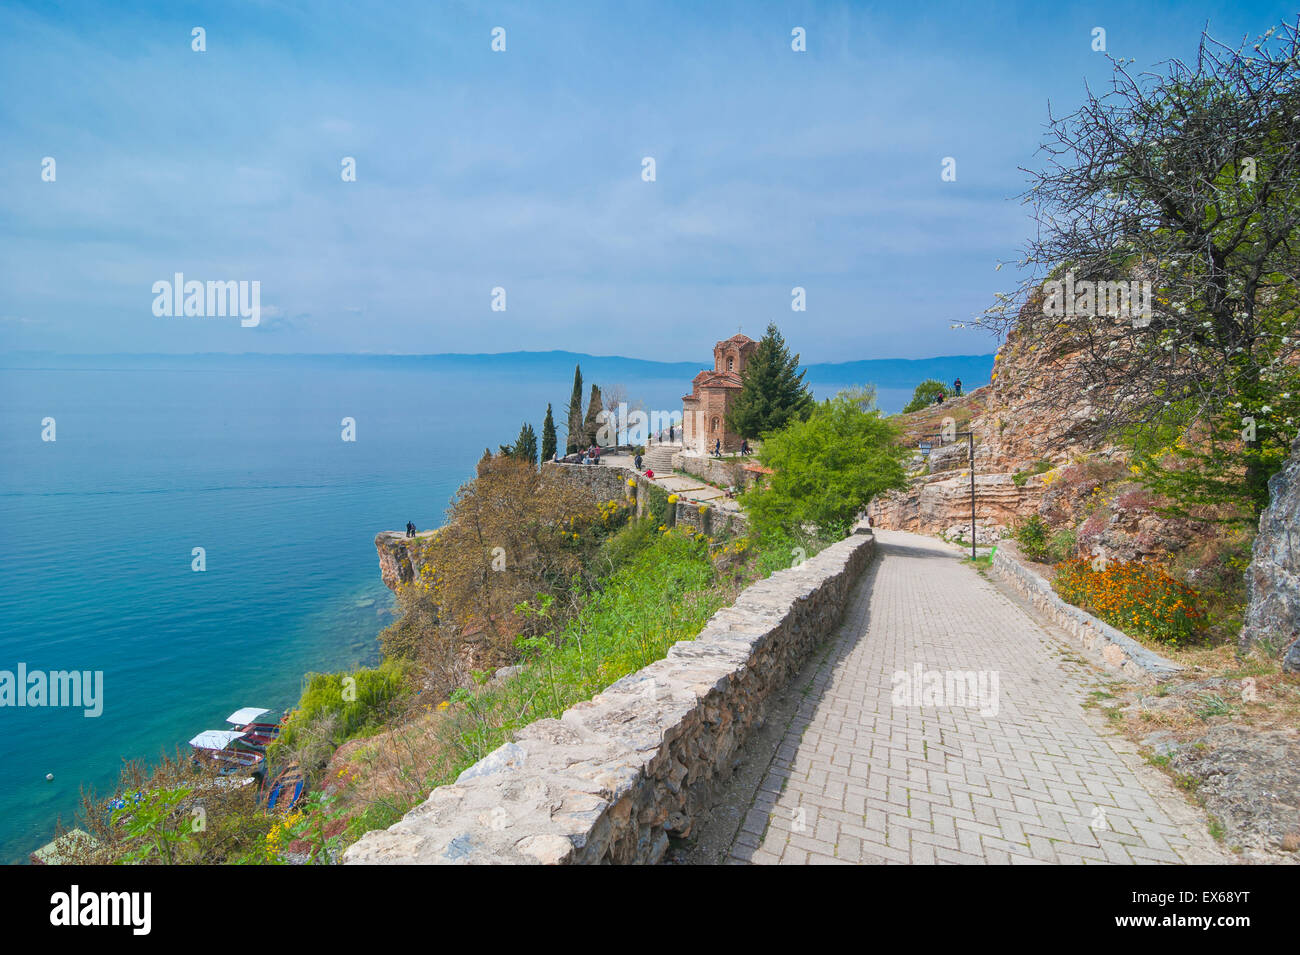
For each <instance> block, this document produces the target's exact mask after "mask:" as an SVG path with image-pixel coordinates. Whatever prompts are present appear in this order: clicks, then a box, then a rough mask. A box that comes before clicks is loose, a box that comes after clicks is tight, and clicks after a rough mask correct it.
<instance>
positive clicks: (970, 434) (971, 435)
mask: <svg viewBox="0 0 1300 955" xmlns="http://www.w3.org/2000/svg"><path fill="white" fill-rule="evenodd" d="M966 441H967V447H968V448H969V449H970V559H971V560H974V559H975V432H974V431H973V430H972V431H967V432H966Z"/></svg>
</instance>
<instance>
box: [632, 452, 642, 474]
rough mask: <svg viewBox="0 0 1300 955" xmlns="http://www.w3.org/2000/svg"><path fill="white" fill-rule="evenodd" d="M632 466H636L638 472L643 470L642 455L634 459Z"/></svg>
mask: <svg viewBox="0 0 1300 955" xmlns="http://www.w3.org/2000/svg"><path fill="white" fill-rule="evenodd" d="M632 465H633V466H634V467H635V468H636V469H637V470H638V471H640V470H641V455H639V454H638V455H637V456H636V457H635V458H634V459H633V461H632Z"/></svg>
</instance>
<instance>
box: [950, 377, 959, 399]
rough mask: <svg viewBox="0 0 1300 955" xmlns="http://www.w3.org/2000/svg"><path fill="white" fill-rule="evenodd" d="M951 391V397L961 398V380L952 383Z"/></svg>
mask: <svg viewBox="0 0 1300 955" xmlns="http://www.w3.org/2000/svg"><path fill="white" fill-rule="evenodd" d="M952 391H953V397H954V398H960V397H961V379H960V378H958V379H957V380H956V381H954V382H953V383H952Z"/></svg>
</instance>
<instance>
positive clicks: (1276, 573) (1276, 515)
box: [1241, 438, 1300, 673]
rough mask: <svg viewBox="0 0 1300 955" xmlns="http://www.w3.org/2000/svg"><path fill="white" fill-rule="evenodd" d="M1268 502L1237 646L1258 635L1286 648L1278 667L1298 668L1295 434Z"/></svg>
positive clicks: (1299, 545)
mask: <svg viewBox="0 0 1300 955" xmlns="http://www.w3.org/2000/svg"><path fill="white" fill-rule="evenodd" d="M1268 491H1269V505H1268V508H1267V509H1266V510H1265V511H1264V513H1263V515H1262V516H1261V517H1260V520H1259V536H1258V537H1256V538H1255V549H1254V552H1253V553H1252V555H1251V561H1250V567H1249V568H1248V569H1247V571H1246V586H1247V588H1248V589H1249V598H1248V603H1247V606H1246V619H1245V625H1244V626H1243V627H1242V630H1241V646H1242V648H1243V649H1245V648H1249V647H1250V646H1252V645H1253V644H1255V643H1258V642H1259V641H1261V640H1268V641H1271V642H1272V643H1273V644H1274V645H1275V646H1281V647H1288V648H1289V649H1288V650H1287V652H1286V655H1285V656H1284V658H1283V662H1282V668H1283V669H1284V670H1288V671H1290V672H1292V673H1297V672H1300V438H1298V439H1296V443H1295V444H1294V445H1292V446H1291V456H1290V457H1289V458H1288V459H1287V462H1286V465H1285V466H1284V467H1283V468H1282V470H1281V471H1279V472H1278V473H1277V474H1275V475H1273V478H1272V480H1270V481H1269V482H1268Z"/></svg>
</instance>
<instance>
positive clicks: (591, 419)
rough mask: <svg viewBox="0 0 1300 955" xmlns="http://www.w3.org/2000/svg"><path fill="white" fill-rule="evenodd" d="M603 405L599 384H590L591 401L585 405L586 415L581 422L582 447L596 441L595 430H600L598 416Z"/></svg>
mask: <svg viewBox="0 0 1300 955" xmlns="http://www.w3.org/2000/svg"><path fill="white" fill-rule="evenodd" d="M604 407H605V405H604V402H603V401H602V400H601V397H600V386H599V385H592V386H591V402H590V403H589V404H588V405H587V417H586V418H585V419H584V420H583V422H582V442H583V443H582V446H583V447H584V448H585V447H588V446H589V445H593V444H595V443H596V432H597V431H599V430H600V421H599V420H598V416H599V415H600V412H601V411H602V410H603V409H604Z"/></svg>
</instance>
